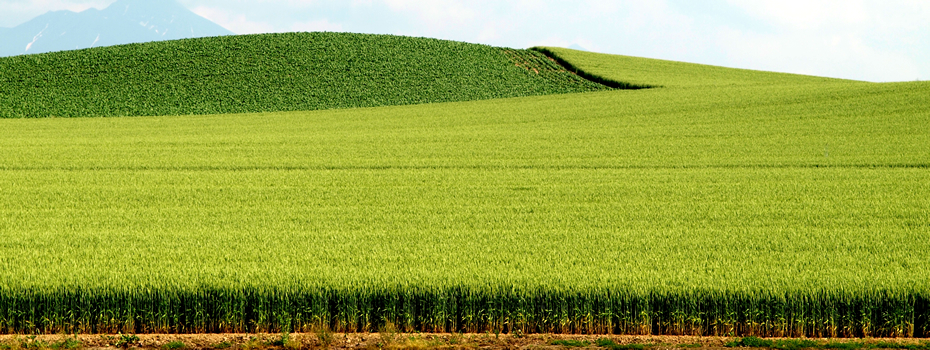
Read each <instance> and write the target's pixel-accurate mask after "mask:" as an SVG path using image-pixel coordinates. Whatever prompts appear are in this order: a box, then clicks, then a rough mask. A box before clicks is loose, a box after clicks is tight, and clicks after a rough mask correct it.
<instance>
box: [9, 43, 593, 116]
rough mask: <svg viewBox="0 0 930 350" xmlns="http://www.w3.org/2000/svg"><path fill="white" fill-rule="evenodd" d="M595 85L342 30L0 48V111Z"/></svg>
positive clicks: (389, 98)
mask: <svg viewBox="0 0 930 350" xmlns="http://www.w3.org/2000/svg"><path fill="white" fill-rule="evenodd" d="M604 89H608V88H607V87H606V86H603V85H600V84H597V83H592V82H590V81H587V80H585V79H583V78H581V77H579V76H577V75H575V74H572V73H570V72H568V71H566V70H565V69H562V68H561V67H560V66H558V65H557V64H555V63H554V62H553V61H550V60H548V59H546V58H545V56H543V55H542V54H541V53H539V52H535V51H529V50H514V49H505V48H499V47H491V46H486V45H477V44H468V43H462V42H455V41H447V40H437V39H426V38H411V37H400V36H391V35H370V34H351V33H285V34H260V35H244V36H224V37H215V38H200V39H187V40H177V41H165V42H153V43H144V44H130V45H121V46H111V47H101V48H93V49H87V50H77V51H65V52H55V53H47V54H38V55H26V56H16V57H8V58H2V59H0V117H84V116H133V115H183V114H214V113H216V114H218V113H241V112H269V111H298V110H318V109H332V108H347V107H373V106H388V105H406V104H420V103H432V102H448V101H467V100H483V99H492V98H502V97H516V96H531V95H545V94H556V93H568V92H582V91H594V90H604Z"/></svg>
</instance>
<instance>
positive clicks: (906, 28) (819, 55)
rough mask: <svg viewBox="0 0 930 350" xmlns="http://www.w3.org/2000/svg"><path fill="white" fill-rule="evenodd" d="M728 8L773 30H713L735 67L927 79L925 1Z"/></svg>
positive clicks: (786, 1)
mask: <svg viewBox="0 0 930 350" xmlns="http://www.w3.org/2000/svg"><path fill="white" fill-rule="evenodd" d="M730 3H731V4H733V5H734V6H738V7H739V8H741V9H743V10H744V11H745V12H746V13H748V14H749V15H750V16H752V17H754V18H755V20H757V21H761V22H764V23H766V24H768V25H769V26H770V27H771V28H773V30H771V31H770V32H769V33H754V32H745V31H744V32H740V31H736V30H732V29H729V28H725V27H724V28H720V29H718V35H717V39H716V41H717V42H716V45H717V46H719V47H720V48H721V49H722V50H723V51H724V52H725V53H726V56H727V59H728V60H729V63H730V64H732V65H737V66H740V67H745V68H753V69H766V70H775V71H784V72H792V73H802V74H813V75H823V76H833V77H843V78H848V79H859V80H868V81H901V80H914V79H916V78H918V77H920V76H921V75H922V74H926V73H927V71H926V68H923V69H924V70H923V71H921V69H922V68H921V64H918V62H917V61H918V60H919V59H920V58H919V57H924V59H928V58H930V57H928V56H930V49H928V43H927V40H928V39H930V35H928V34H927V33H928V31H930V27H928V22H927V19H928V18H930V2H928V1H882V2H876V1H862V0H855V1H850V0H803V1H802V0H781V1H772V2H764V1H749V0H730ZM921 42H923V44H921ZM924 66H926V64H924Z"/></svg>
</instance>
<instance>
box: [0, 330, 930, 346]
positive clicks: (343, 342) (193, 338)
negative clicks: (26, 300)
mask: <svg viewBox="0 0 930 350" xmlns="http://www.w3.org/2000/svg"><path fill="white" fill-rule="evenodd" d="M137 337H138V341H135V342H132V343H131V344H126V345H123V346H122V347H123V348H126V349H159V350H166V349H171V346H170V345H169V343H172V342H175V343H174V345H175V346H177V345H180V344H179V343H177V342H180V343H183V348H182V349H181V350H206V349H210V350H213V349H227V350H275V349H279V350H303V349H320V348H330V349H382V348H386V349H421V350H425V349H540V350H546V349H551V350H556V349H567V348H569V347H565V346H558V345H551V342H552V341H554V340H577V341H588V342H591V343H594V342H595V341H596V340H598V339H601V338H610V339H611V340H613V341H614V342H615V343H617V344H644V345H646V346H647V347H648V350H673V349H691V348H701V349H702V350H719V349H724V347H723V346H724V344H725V343H726V342H728V341H731V340H733V339H734V338H727V337H699V336H651V335H649V336H637V335H567V334H529V335H524V336H518V335H512V334H501V335H495V334H491V333H485V334H449V333H383V334H378V333H322V334H321V333H293V334H290V335H289V337H290V341H289V342H287V343H283V344H282V343H281V339H282V335H281V334H267V333H266V334H139V335H137ZM69 338H71V339H77V340H78V341H80V343H81V344H80V347H79V348H80V349H85V350H90V349H94V350H103V349H111V350H116V349H119V348H120V347H121V346H120V345H119V341H120V339H121V338H122V335H117V334H97V335H87V334H79V335H38V336H31V335H0V350H20V349H26V350H64V348H63V347H61V346H60V344H61V342H62V341H63V340H65V339H69ZM812 340H822V341H828V340H829V341H867V342H877V341H890V342H896V343H913V344H919V343H920V342H921V340H919V339H903V338H896V339H877V338H869V339H812ZM276 342H277V343H276ZM327 343H328V344H327ZM56 345H57V346H56ZM590 348H592V349H593V348H594V347H593V346H591V347H590Z"/></svg>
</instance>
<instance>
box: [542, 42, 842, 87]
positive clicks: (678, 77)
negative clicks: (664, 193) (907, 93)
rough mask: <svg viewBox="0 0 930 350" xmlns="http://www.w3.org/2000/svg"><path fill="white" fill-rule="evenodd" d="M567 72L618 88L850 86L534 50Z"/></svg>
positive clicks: (558, 50) (584, 53) (754, 72)
mask: <svg viewBox="0 0 930 350" xmlns="http://www.w3.org/2000/svg"><path fill="white" fill-rule="evenodd" d="M531 50H535V51H539V52H542V53H544V54H546V55H547V56H549V57H551V58H553V59H555V60H556V61H558V62H559V63H560V64H562V65H563V66H565V67H568V68H567V69H569V70H571V71H574V72H577V73H578V74H579V75H581V76H584V77H586V78H588V79H590V80H592V81H597V82H602V83H604V84H605V85H608V86H612V87H617V88H630V89H639V88H650V87H663V88H688V87H699V88H704V89H706V88H718V87H727V86H764V85H802V84H814V85H818V84H824V83H842V82H846V83H852V82H853V81H850V80H843V79H833V78H823V77H817V76H807V75H798V74H790V73H777V72H767V71H758V70H749V69H739V68H728V67H720V66H711V65H705V64H697V63H688V62H677V61H668V60H661V59H653V58H642V57H633V56H623V55H612V54H602V53H594V52H587V51H579V50H572V49H566V48H560V47H533V48H531Z"/></svg>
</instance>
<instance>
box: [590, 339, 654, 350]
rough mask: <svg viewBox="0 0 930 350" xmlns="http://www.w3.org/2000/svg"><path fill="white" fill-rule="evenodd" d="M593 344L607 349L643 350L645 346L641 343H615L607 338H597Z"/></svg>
mask: <svg viewBox="0 0 930 350" xmlns="http://www.w3.org/2000/svg"><path fill="white" fill-rule="evenodd" d="M594 344H595V345H597V346H599V347H602V348H605V349H608V350H643V348H645V345H643V344H617V343H615V342H614V341H613V340H610V339H607V338H601V339H598V340H597V342H595V343H594Z"/></svg>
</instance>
